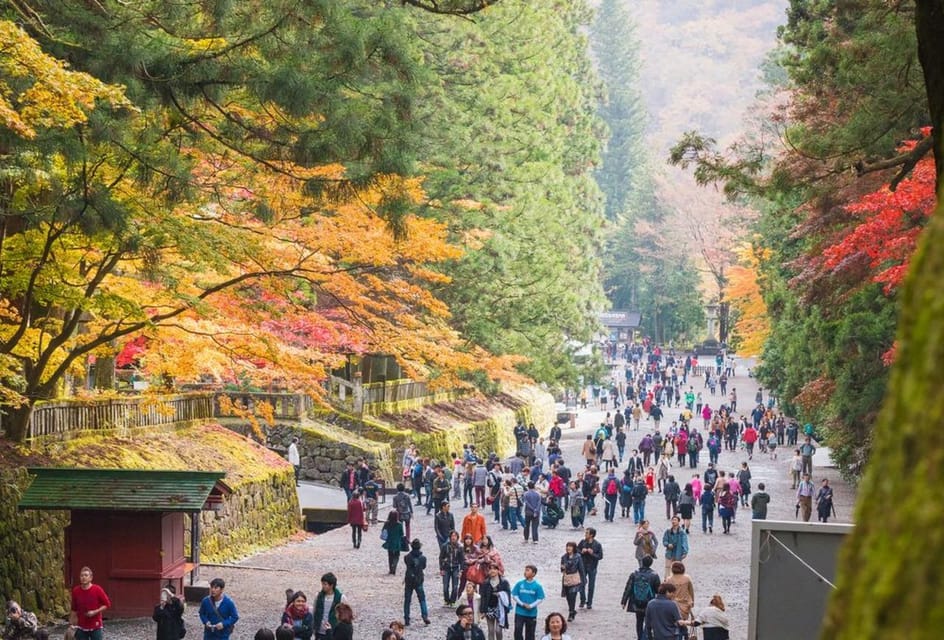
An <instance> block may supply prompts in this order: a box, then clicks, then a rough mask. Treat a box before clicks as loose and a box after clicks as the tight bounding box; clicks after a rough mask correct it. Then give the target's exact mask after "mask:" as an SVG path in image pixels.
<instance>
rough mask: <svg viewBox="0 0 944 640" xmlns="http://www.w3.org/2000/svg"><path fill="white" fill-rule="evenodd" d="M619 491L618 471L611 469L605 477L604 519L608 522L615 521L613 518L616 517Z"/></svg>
mask: <svg viewBox="0 0 944 640" xmlns="http://www.w3.org/2000/svg"><path fill="white" fill-rule="evenodd" d="M619 493H620V487H619V480H617V479H616V472H615V471H614V470H613V469H610V471H609V473H608V474H607V476H606V478H604V479H603V500H604V508H603V519H604V520H606V521H607V522H613V518H615V517H616V501H617V499H618V498H619Z"/></svg>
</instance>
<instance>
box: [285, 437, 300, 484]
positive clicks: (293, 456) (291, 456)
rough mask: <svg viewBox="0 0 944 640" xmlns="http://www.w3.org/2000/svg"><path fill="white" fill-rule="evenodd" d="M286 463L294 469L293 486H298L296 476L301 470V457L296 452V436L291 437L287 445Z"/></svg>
mask: <svg viewBox="0 0 944 640" xmlns="http://www.w3.org/2000/svg"><path fill="white" fill-rule="evenodd" d="M288 463H289V464H290V465H292V469H294V470H295V486H296V487H297V486H298V476H299V473H300V472H301V467H302V458H301V456H300V455H299V453H298V438H292V443H291V444H290V445H288Z"/></svg>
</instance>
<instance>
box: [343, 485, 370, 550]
mask: <svg viewBox="0 0 944 640" xmlns="http://www.w3.org/2000/svg"><path fill="white" fill-rule="evenodd" d="M347 523H348V524H349V525H351V542H352V543H354V548H355V549H360V548H361V534H362V533H363V531H364V529H365V528H366V527H367V520H365V519H364V502H363V500H361V492H360V491H354V493H352V494H351V501H350V502H348V503H347Z"/></svg>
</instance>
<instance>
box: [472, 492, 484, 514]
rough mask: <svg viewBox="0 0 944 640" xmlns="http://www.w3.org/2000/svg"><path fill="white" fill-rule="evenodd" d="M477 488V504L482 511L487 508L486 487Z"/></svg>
mask: <svg viewBox="0 0 944 640" xmlns="http://www.w3.org/2000/svg"><path fill="white" fill-rule="evenodd" d="M474 488H475V503H476V504H477V505H479V508H480V509H484V508H485V487H474Z"/></svg>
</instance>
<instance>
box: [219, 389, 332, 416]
mask: <svg viewBox="0 0 944 640" xmlns="http://www.w3.org/2000/svg"><path fill="white" fill-rule="evenodd" d="M220 396H225V397H227V398H229V399H230V400H231V401H233V402H238V403H239V404H240V405H241V406H243V407H247V408H250V409H251V408H253V407H255V406H256V405H258V404H261V403H263V402H268V403H269V404H270V405H272V410H273V416H274V417H276V418H281V419H285V420H301V419H302V418H304V417H305V416H307V415H308V412H309V411H311V409H312V408H313V407H314V402H313V401H312V399H311V397H310V396H309V395H307V394H304V393H262V392H243V391H219V392H217V393H214V394H213V415H214V416H216V417H221V416H222V413H221V412H220V402H219V398H220Z"/></svg>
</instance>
